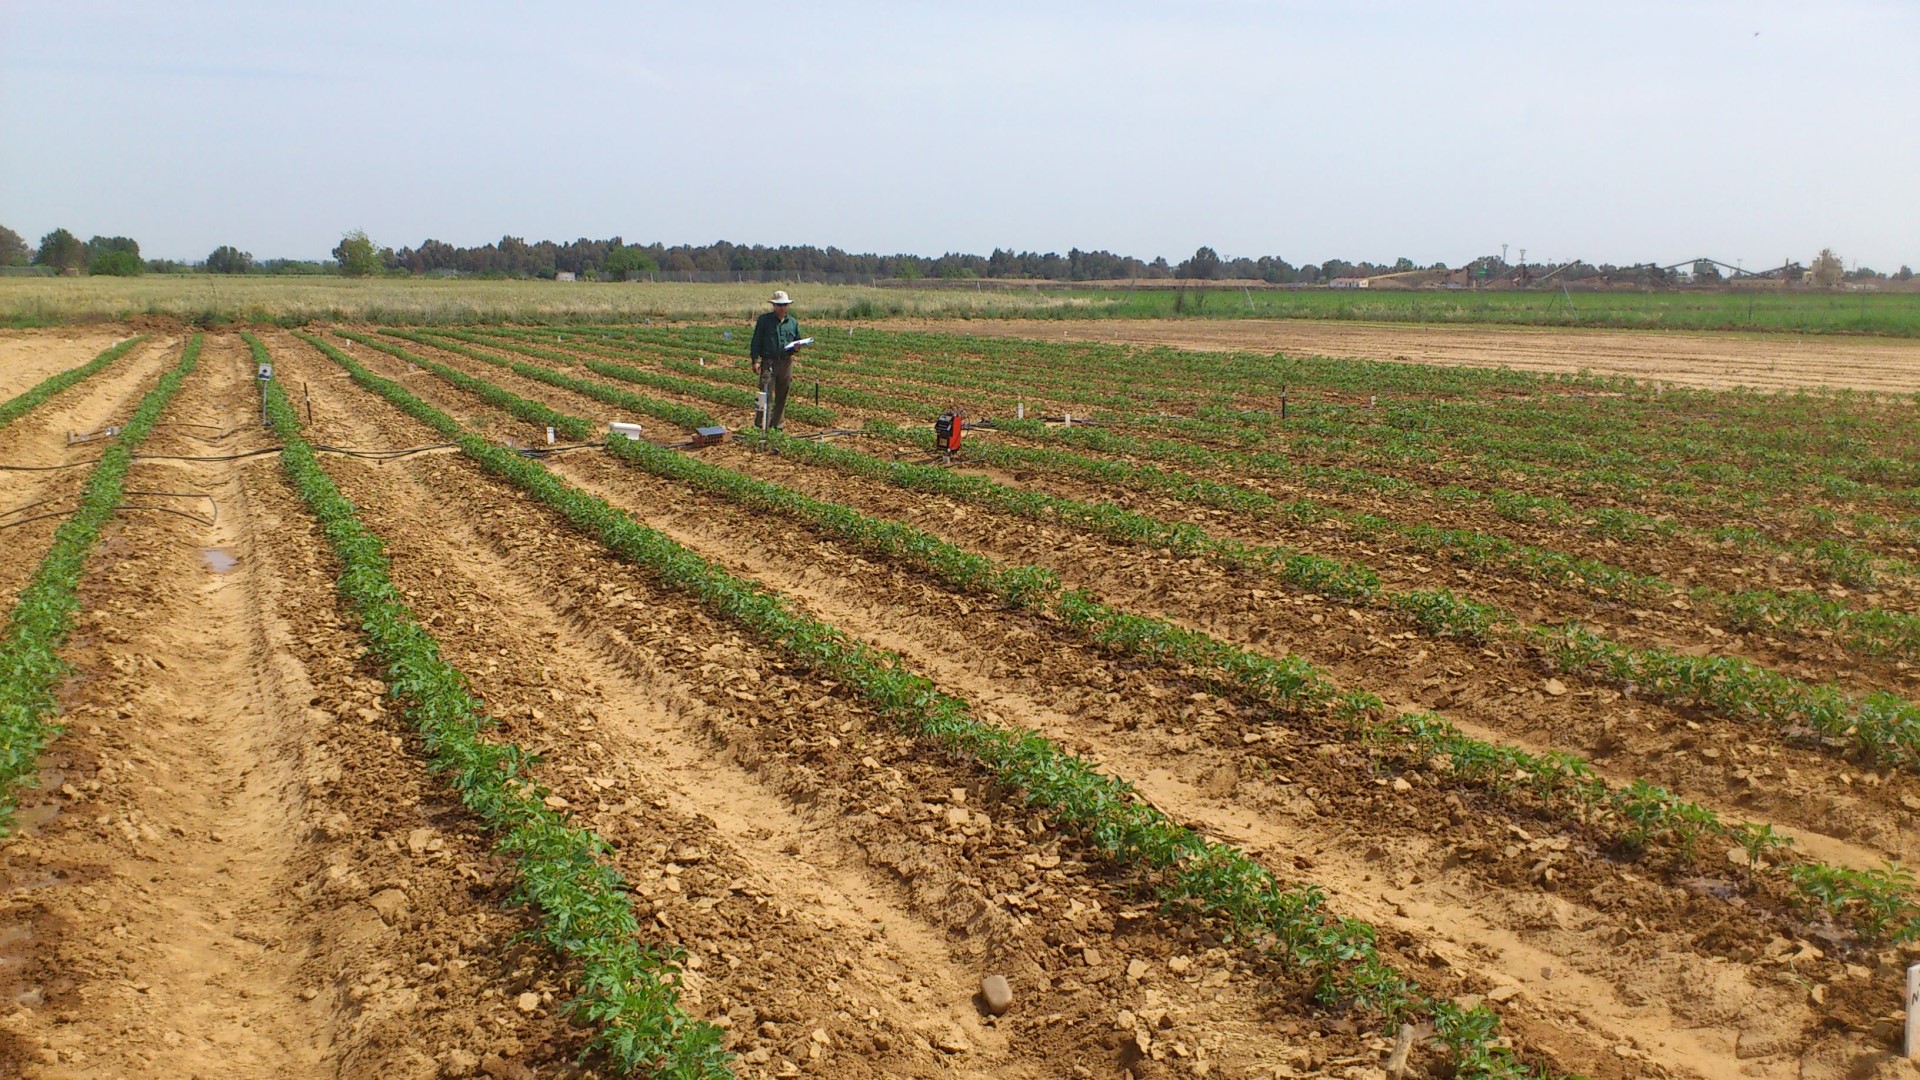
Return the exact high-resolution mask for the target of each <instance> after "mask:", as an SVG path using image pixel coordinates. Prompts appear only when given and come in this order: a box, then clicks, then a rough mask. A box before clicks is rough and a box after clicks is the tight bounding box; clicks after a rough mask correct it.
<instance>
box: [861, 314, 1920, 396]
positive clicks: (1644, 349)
mask: <svg viewBox="0 0 1920 1080" xmlns="http://www.w3.org/2000/svg"><path fill="white" fill-rule="evenodd" d="M881 326H882V327H884V328H887V329H907V330H927V331H934V332H944V333H950V334H971V335H980V336H987V335H991V336H994V337H1015V338H1030V337H1048V338H1057V339H1060V340H1066V341H1098V342H1108V343H1114V344H1120V343H1124V344H1129V345H1136V346H1139V345H1168V346H1172V347H1173V348H1176V349H1198V350H1203V351H1209V352H1214V351H1242V352H1252V353H1261V354H1272V353H1275V352H1284V353H1287V354H1288V355H1294V356H1338V357H1358V358H1360V359H1364V360H1387V361H1404V362H1411V363H1416V364H1445V365H1448V366H1450V367H1510V368H1513V369H1515V370H1517V371H1535V372H1541V373H1544V374H1549V375H1571V374H1578V373H1582V372H1591V373H1593V374H1596V375H1625V376H1628V377H1630V378H1634V379H1643V380H1649V381H1653V382H1663V383H1674V384H1677V385H1681V386H1696V387H1700V388H1703V389H1708V390H1732V389H1734V388H1735V387H1741V386H1745V387H1750V388H1755V389H1761V390H1782V389H1793V388H1796V387H1816V386H1826V387H1833V388H1845V389H1852V390H1874V391H1878V392H1881V393H1891V394H1912V393H1915V392H1920V338H1909V337H1857V336H1849V335H1844V334H1736V333H1704V332H1698V331H1674V330H1661V331H1652V330H1648V331H1619V330H1583V329H1572V328H1564V327H1556V328H1546V327H1530V326H1527V327H1523V326H1495V325H1486V324H1482V325H1478V326H1439V325H1425V326H1413V325H1408V324H1406V323H1367V322H1340V321H1333V320H1326V321H1316V320H1308V319H1289V320H1265V319H1135V320H1129V321H1118V320H1111V319H1082V320H1065V319H1063V320H1060V321H1058V322H1054V323H1049V324H1046V325H1045V326H1044V327H1037V326H1035V325H1034V323H1033V322H1032V321H1031V320H1024V319H1009V320H995V319H967V320H924V319H922V320H901V321H898V322H888V323H882V324H881Z"/></svg>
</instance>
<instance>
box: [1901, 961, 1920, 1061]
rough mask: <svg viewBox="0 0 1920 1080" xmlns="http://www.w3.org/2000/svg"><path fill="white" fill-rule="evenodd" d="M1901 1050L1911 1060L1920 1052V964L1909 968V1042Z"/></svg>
mask: <svg viewBox="0 0 1920 1080" xmlns="http://www.w3.org/2000/svg"><path fill="white" fill-rule="evenodd" d="M1900 1049H1901V1052H1902V1053H1904V1054H1905V1055H1906V1056H1907V1058H1908V1059H1909V1060H1911V1059H1912V1058H1913V1057H1914V1056H1915V1055H1916V1052H1920V964H1914V965H1912V966H1910V967H1908V968H1907V1041H1906V1043H1905V1045H1903V1046H1902V1047H1901V1048H1900Z"/></svg>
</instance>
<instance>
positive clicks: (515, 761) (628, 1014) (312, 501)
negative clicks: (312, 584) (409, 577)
mask: <svg viewBox="0 0 1920 1080" xmlns="http://www.w3.org/2000/svg"><path fill="white" fill-rule="evenodd" d="M246 340H247V343H248V345H249V346H250V347H251V348H252V350H253V353H254V356H255V358H256V359H257V360H260V361H262V362H265V361H266V360H267V359H268V355H267V352H266V349H265V348H264V347H263V346H262V345H261V344H260V342H259V341H258V340H257V339H255V338H254V337H252V336H251V335H247V338H246ZM261 392H262V394H263V395H264V396H265V397H264V400H265V406H266V410H267V416H268V418H269V420H270V421H271V423H272V424H273V430H274V434H275V435H276V436H277V437H278V438H279V439H280V440H281V442H282V443H283V444H284V446H285V449H284V450H282V451H281V454H280V462H281V465H282V467H283V468H284V469H285V471H286V474H287V477H288V479H289V480H290V481H291V482H292V484H293V486H294V489H295V490H296V491H297V492H298V493H299V495H300V497H301V498H302V499H303V500H304V501H305V502H306V504H307V506H308V508H309V509H310V510H311V511H312V513H313V515H314V517H315V518H316V519H317V520H318V521H319V523H320V528H321V531H322V532H323V533H325V535H326V537H327V542H328V544H329V546H330V547H332V549H333V552H334V554H335V555H336V556H337V557H338V558H339V560H340V563H341V572H340V579H339V591H340V595H341V596H342V597H343V598H344V599H345V600H346V602H347V603H348V604H349V605H350V606H351V607H352V608H353V611H354V613H355V615H356V616H357V617H358V618H359V620H360V626H361V629H362V631H363V632H364V633H365V634H366V637H367V643H368V646H369V651H370V652H371V654H372V656H373V658H374V660H375V661H376V662H377V663H378V664H379V665H380V667H381V669H382V673H383V676H384V678H385V679H386V682H387V684H388V686H389V687H390V688H391V692H392V694H393V695H394V696H395V697H396V698H398V699H400V700H401V701H402V702H403V703H404V710H403V712H404V715H405V717H406V718H407V720H408V721H409V722H411V723H412V724H413V725H414V727H415V728H416V730H418V731H419V733H420V736H421V739H422V741H423V742H424V743H425V745H426V748H427V752H428V754H429V756H430V760H431V762H432V767H433V769H434V771H436V772H438V773H441V774H442V775H444V776H445V777H446V778H447V780H448V783H449V784H450V785H451V786H452V787H453V789H454V790H455V791H456V792H458V793H459V796H460V800H461V802H462V803H463V804H465V806H466V807H467V809H469V810H471V811H473V813H474V814H475V815H477V816H478V817H479V818H480V819H481V820H482V821H483V822H485V823H486V825H487V826H488V828H489V829H491V830H492V831H493V832H494V833H496V834H497V835H498V836H499V838H500V848H501V850H502V851H505V852H507V853H508V854H510V855H512V856H513V857H514V859H515V863H516V867H517V869H518V872H519V878H520V884H519V888H518V890H517V893H516V895H517V896H518V897H519V898H520V899H522V900H524V901H525V902H526V903H528V904H529V905H531V906H532V907H533V909H534V910H536V911H537V912H539V914H540V917H541V921H540V929H539V938H540V940H542V941H544V942H545V943H546V944H547V945H548V946H549V947H550V948H552V949H553V950H554V951H555V952H556V953H559V954H561V955H564V956H568V957H571V958H572V959H574V960H576V961H578V962H579V963H580V965H581V975H580V993H579V996H578V997H576V998H575V999H574V1000H573V1001H572V1002H571V1003H569V1011H570V1012H571V1013H572V1014H573V1016H574V1017H576V1018H577V1019H578V1020H579V1021H580V1022H582V1023H585V1024H590V1025H592V1026H594V1027H595V1028H596V1033H595V1035H594V1038H593V1042H592V1043H591V1047H592V1048H599V1049H602V1050H604V1051H605V1052H606V1053H607V1055H608V1057H609V1058H610V1059H611V1060H612V1061H613V1062H614V1063H615V1064H616V1065H618V1066H619V1067H620V1069H621V1070H622V1071H623V1072H635V1071H639V1070H646V1071H647V1072H648V1073H649V1074H651V1075H655V1076H666V1077H676V1078H685V1080H694V1078H718V1077H726V1076H731V1075H732V1070H731V1068H730V1067H729V1066H728V1064H727V1055H726V1054H725V1052H724V1051H723V1050H722V1049H721V1032H720V1030H719V1029H718V1028H716V1027H714V1026H713V1025H711V1024H707V1023H703V1022H697V1021H693V1020H691V1019H689V1018H688V1017H687V1015H686V1013H685V1012H684V1011H683V1010H682V1009H681V1008H680V1004H679V985H680V969H679V966H678V965H679V963H680V961H681V960H682V959H683V955H682V953H681V951H680V950H679V949H678V948H677V947H675V946H671V945H642V944H640V941H639V933H640V926H639V920H638V919H637V917H636V916H635V914H634V909H633V902H632V899H631V897H630V896H629V895H628V893H627V889H626V883H625V881H624V880H623V879H622V877H621V875H620V872H619V871H618V870H617V869H616V868H615V867H614V866H613V864H612V862H611V861H610V860H611V857H612V854H613V852H612V849H611V847H610V846H609V845H608V844H607V842H606V841H605V840H603V839H601V838H600V837H599V836H598V835H596V834H594V833H593V832H591V831H589V830H586V829H582V828H580V827H578V826H575V825H573V824H571V822H570V821H569V820H568V818H567V816H566V815H565V814H564V813H561V812H560V811H557V810H555V809H553V808H551V807H549V806H548V805H547V804H546V801H545V800H546V797H547V796H548V795H549V794H551V791H550V790H549V789H548V788H547V787H545V786H544V785H542V784H541V783H539V782H538V781H537V780H536V779H535V778H534V777H533V776H532V774H531V770H532V767H533V765H534V764H535V763H536V759H535V758H534V756H533V755H532V754H530V753H528V752H527V751H526V750H525V749H523V748H521V747H519V746H517V745H514V744H512V743H507V742H497V741H490V740H488V739H487V738H485V737H484V736H483V732H485V731H486V729H488V728H489V727H491V726H492V725H493V721H492V719H491V718H489V717H488V716H487V715H486V711H485V706H483V705H482V704H481V703H480V702H479V701H478V700H477V699H476V698H474V697H473V695H472V694H471V693H469V691H468V689H467V680H466V677H465V676H464V675H462V674H461V673H460V672H459V671H458V670H456V669H455V668H454V667H453V666H452V665H450V664H448V663H447V661H446V660H445V659H444V658H443V657H442V656H441V654H440V645H439V642H437V641H436V640H435V639H434V637H433V635H432V634H431V633H429V632H428V631H427V629H426V628H425V627H423V626H421V625H420V621H419V619H417V618H416V617H415V616H414V614H413V611H412V609H410V608H409V607H408V606H407V604H406V603H405V601H404V600H403V599H402V597H401V594H400V591H399V589H398V588H397V587H396V586H395V585H394V583H393V580H392V578H391V576H390V574H389V571H388V561H387V557H386V555H385V551H384V546H383V545H382V544H381V542H380V539H379V538H378V537H377V536H375V535H373V533H371V532H370V531H368V530H367V528H366V526H365V525H363V524H361V522H360V520H359V517H358V516H357V514H356V513H355V510H354V507H353V504H352V503H351V502H349V501H348V500H347V498H346V497H345V496H344V495H342V494H341V493H340V489H339V487H338V486H337V485H335V484H334V482H333V479H332V478H331V477H330V476H328V475H327V473H326V471H325V470H324V469H322V468H321V466H320V463H319V460H318V458H317V457H316V456H315V454H314V451H313V447H312V446H311V445H310V444H309V443H308V442H307V441H306V439H305V437H304V436H303V435H302V434H301V432H300V419H299V416H298V414H297V413H295V411H294V410H293V407H292V406H291V405H290V404H289V403H288V401H287V398H286V394H285V393H284V392H283V391H282V390H281V389H280V388H279V385H278V384H276V383H274V382H272V381H270V380H262V382H261Z"/></svg>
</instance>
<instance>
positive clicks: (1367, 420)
mask: <svg viewBox="0 0 1920 1080" xmlns="http://www.w3.org/2000/svg"><path fill="white" fill-rule="evenodd" d="M627 333H629V334H630V335H631V336H632V337H634V338H635V339H638V340H659V339H660V338H661V337H662V336H664V335H668V334H672V335H676V336H678V337H680V338H681V339H682V340H685V337H686V335H688V334H691V333H697V331H693V330H682V331H646V330H641V331H628V332H627ZM916 338H917V339H918V340H919V342H920V346H919V347H918V348H917V349H916V348H913V347H912V344H911V343H912V341H913V340H914V339H916ZM861 342H862V352H863V353H865V354H868V355H888V356H894V357H898V358H900V359H902V360H905V361H907V362H909V363H914V364H926V363H927V362H928V361H929V360H933V361H938V360H940V359H942V358H943V354H953V353H956V352H959V353H962V354H965V355H967V356H968V358H969V366H971V367H974V368H981V367H989V368H992V369H994V370H996V371H999V372H1004V373H1007V374H1008V375H1009V376H1012V377H1024V378H1027V379H1030V380H1036V381H1037V382H1036V384H1037V385H1045V381H1046V380H1048V379H1049V378H1053V377H1056V376H1057V374H1058V372H1060V371H1061V370H1071V371H1073V372H1074V373H1075V376H1076V381H1077V382H1080V383H1094V384H1096V385H1105V386H1111V387H1113V388H1115V389H1119V390H1122V391H1130V390H1133V389H1136V388H1146V389H1149V390H1151V389H1152V388H1155V387H1161V386H1166V385H1170V384H1173V385H1180V386H1183V387H1190V388H1200V387H1204V388H1207V389H1210V390H1212V391H1214V392H1215V395H1216V396H1226V397H1231V396H1232V395H1233V394H1234V393H1236V392H1247V391H1252V392H1254V393H1256V394H1257V395H1258V397H1259V398H1260V400H1261V404H1263V405H1264V404H1268V402H1267V400H1266V399H1267V398H1269V397H1270V396H1271V395H1272V394H1273V393H1274V392H1275V391H1278V392H1286V391H1287V390H1288V389H1292V390H1293V391H1294V392H1295V394H1296V395H1298V394H1299V392H1300V391H1303V390H1304V391H1307V392H1308V394H1309V395H1311V394H1312V392H1313V391H1315V390H1326V389H1337V388H1338V387H1336V386H1333V385H1330V384H1332V383H1337V384H1339V385H1340V386H1344V387H1345V388H1347V389H1348V390H1349V391H1351V390H1354V389H1357V388H1358V387H1360V386H1364V387H1365V392H1366V394H1367V396H1368V397H1370V398H1371V397H1373V396H1375V395H1377V394H1378V392H1379V391H1380V390H1382V389H1391V388H1389V387H1385V386H1383V385H1382V381H1383V380H1382V379H1381V376H1382V375H1385V374H1387V373H1389V372H1391V371H1393V370H1394V369H1396V368H1398V369H1400V370H1403V371H1404V370H1405V366H1404V365H1370V364H1366V363H1364V362H1355V361H1347V360H1341V361H1329V360H1314V359H1310V358H1297V357H1278V356H1275V357H1268V356H1262V355H1257V354H1247V353H1207V354H1204V355H1202V354H1195V353H1182V352H1177V351H1174V350H1168V349H1155V350H1152V351H1150V352H1146V353H1135V354H1132V355H1129V354H1128V353H1127V352H1126V351H1115V350H1111V349H1106V350H1101V349H1092V350H1089V349H1088V348H1087V347H1085V346H1067V345H1065V344H1063V343H1055V342H1019V343H1016V344H1015V345H1014V347H1012V348H1004V347H1003V348H999V349H992V348H989V347H988V345H987V343H986V342H983V341H980V340H978V339H955V338H952V337H950V336H926V335H898V334H875V333H872V332H869V333H868V334H867V336H865V337H863V338H862V339H861ZM895 343H901V344H905V345H907V346H908V347H906V348H901V347H897V346H896V344H895ZM830 344H831V343H830ZM890 346H894V347H890ZM983 361H985V363H983ZM1428 370H1429V371H1431V369H1428ZM1356 376H1357V377H1356ZM1520 379H1521V381H1522V382H1523V383H1526V384H1530V385H1525V386H1524V389H1526V390H1529V391H1536V392H1537V391H1539V390H1542V389H1545V388H1547V387H1549V386H1551V385H1553V384H1555V383H1556V382H1557V380H1553V379H1549V378H1546V377H1542V376H1521V377H1520ZM1414 380H1415V382H1416V383H1419V384H1427V383H1429V382H1430V376H1427V375H1426V374H1425V373H1419V374H1416V375H1415V376H1414ZM1608 382H1615V383H1617V382H1618V381H1617V380H1608ZM1606 388H1608V387H1605V386H1595V387H1590V389H1606ZM1611 388H1612V389H1614V390H1619V389H1621V387H1620V386H1618V385H1615V386H1613V387H1611ZM1510 389H1515V388H1504V389H1503V390H1502V391H1501V392H1499V393H1497V394H1496V395H1495V396H1489V395H1488V393H1487V391H1486V390H1485V389H1480V390H1476V391H1474V392H1473V393H1472V395H1471V396H1467V397H1464V398H1463V397H1460V396H1457V395H1449V396H1447V397H1445V398H1443V399H1441V400H1432V397H1433V394H1434V392H1435V391H1434V390H1433V388H1432V387H1431V386H1430V385H1420V386H1419V387H1418V389H1417V390H1416V391H1415V392H1416V393H1418V394H1419V398H1417V399H1415V400H1406V399H1405V398H1401V397H1397V396H1396V397H1391V398H1390V399H1389V400H1388V401H1387V402H1385V403H1384V404H1383V405H1382V406H1381V407H1380V408H1378V409H1375V408H1368V409H1366V410H1360V409H1356V408H1351V407H1342V406H1337V405H1336V406H1334V407H1332V408H1328V409H1325V410H1317V409H1314V408H1313V407H1312V406H1311V405H1310V404H1308V403H1305V402H1303V403H1302V404H1303V405H1306V406H1307V408H1306V409H1305V410H1304V415H1305V416H1307V417H1310V418H1314V419H1319V420H1322V421H1325V422H1327V426H1326V427H1324V428H1322V429H1320V430H1319V432H1318V434H1321V435H1325V436H1329V437H1335V436H1338V435H1340V434H1341V432H1342V430H1343V429H1346V430H1347V431H1348V432H1349V433H1351V434H1352V435H1354V436H1355V437H1360V438H1367V437H1371V436H1376V435H1377V436H1383V437H1389V438H1391V437H1395V436H1401V435H1404V436H1407V437H1410V438H1412V439H1414V440H1416V441H1415V442H1412V443H1407V444H1405V446H1404V447H1403V448H1404V449H1413V448H1414V447H1416V446H1418V445H1425V446H1427V447H1430V448H1433V449H1436V450H1447V449H1448V448H1450V447H1451V448H1456V450H1464V451H1465V455H1464V456H1472V457H1479V456H1493V457H1499V456H1502V455H1501V452H1500V451H1501V450H1502V446H1501V445H1500V444H1499V442H1498V440H1500V439H1502V438H1514V439H1516V440H1520V445H1522V446H1524V448H1525V449H1527V450H1529V451H1531V450H1535V449H1542V448H1545V449H1547V450H1548V451H1549V457H1547V458H1546V459H1547V460H1575V461H1577V460H1581V459H1586V460H1590V461H1592V462H1594V463H1596V464H1598V465H1600V466H1602V467H1606V468H1619V469H1625V470H1629V471H1632V470H1636V469H1640V470H1645V469H1649V468H1654V469H1657V468H1659V467H1662V466H1667V467H1670V469H1669V471H1671V470H1672V469H1678V470H1685V471H1686V472H1687V473H1688V474H1691V475H1694V476H1696V477H1698V478H1701V479H1711V480H1712V481H1713V482H1716V483H1731V484H1734V485H1736V486H1746V485H1749V484H1750V483H1751V482H1752V475H1751V474H1754V473H1759V474H1761V476H1762V477H1763V478H1768V477H1774V476H1777V477H1779V478H1781V479H1792V478H1793V476H1794V474H1795V473H1797V474H1798V475H1799V476H1800V477H1802V478H1804V477H1805V476H1806V475H1807V474H1808V472H1809V470H1811V471H1813V472H1814V473H1815V474H1816V475H1817V476H1818V480H1817V483H1818V484H1819V485H1820V486H1821V487H1823V488H1826V489H1828V491H1829V493H1830V494H1835V495H1837V496H1840V497H1856V496H1858V495H1860V494H1862V493H1863V492H1862V491H1860V490H1856V489H1853V488H1849V487H1848V486H1847V481H1848V479H1849V478H1857V479H1858V480H1860V481H1864V482H1867V483H1890V484H1895V485H1900V486H1911V485H1913V484H1914V483H1916V482H1920V467H1917V466H1915V465H1914V464H1913V456H1912V454H1911V452H1910V451H1911V450H1912V449H1913V447H1912V446H1911V445H1905V446H1903V445H1902V443H1901V441H1900V440H1902V439H1904V438H1908V437H1907V436H1906V435H1905V429H1906V425H1905V423H1904V421H1902V420H1901V419H1900V418H1899V415H1898V410H1896V409H1885V410H1880V411H1878V412H1871V411H1868V410H1863V409H1860V408H1835V407H1834V406H1835V404H1836V399H1834V398H1832V397H1828V396H1817V395H1809V394H1805V393H1800V394H1791V395H1787V394H1782V395H1766V396H1761V395H1753V394H1718V393H1714V394H1709V393H1706V392H1703V391H1669V392H1665V393H1661V392H1653V391H1651V390H1650V389H1649V388H1647V387H1642V386H1635V385H1633V384H1632V383H1631V382H1630V381H1628V382H1627V383H1626V385H1625V389H1626V391H1627V392H1626V393H1624V394H1613V395H1610V396H1608V397H1606V398H1604V399H1600V400H1601V401H1602V402H1603V403H1604V407H1599V408H1596V407H1595V399H1594V398H1593V397H1591V396H1590V395H1569V394H1564V393H1545V394H1540V393H1533V394H1529V395H1527V396H1519V395H1514V394H1512V393H1511V392H1509V391H1510ZM1219 412H1220V413H1221V415H1222V417H1223V418H1226V417H1229V416H1230V417H1231V418H1233V419H1237V420H1239V421H1241V422H1242V423H1244V424H1248V425H1251V426H1253V427H1255V428H1260V429H1265V430H1271V429H1272V428H1274V427H1275V426H1277V424H1278V418H1277V417H1276V416H1275V415H1274V414H1273V413H1272V412H1270V411H1267V410H1266V409H1265V408H1256V409H1250V410H1249V409H1221V410H1219ZM1729 420H1732V421H1734V422H1729ZM1309 430H1311V429H1309ZM1543 435H1544V436H1545V437H1546V442H1545V443H1542V442H1540V441H1538V438H1537V437H1539V436H1543ZM1463 439H1464V440H1470V442H1468V443H1467V444H1465V445H1463V444H1462V442H1461V440H1463ZM1471 440H1486V442H1485V443H1484V444H1482V443H1473V442H1471ZM1909 442H1910V439H1909ZM1879 444H1890V445H1888V446H1887V449H1885V450H1881V451H1880V452H1878V453H1876V452H1875V449H1876V446H1877V445H1879ZM1519 456H1520V458H1521V459H1522V460H1524V459H1525V456H1526V455H1524V454H1523V455H1519ZM1823 473H1824V475H1820V474H1823ZM1867 494H1871V492H1867Z"/></svg>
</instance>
